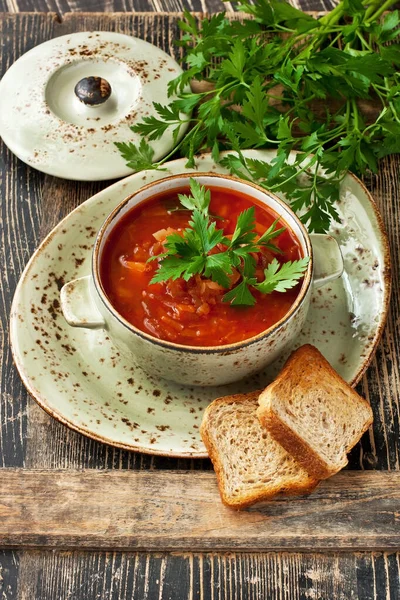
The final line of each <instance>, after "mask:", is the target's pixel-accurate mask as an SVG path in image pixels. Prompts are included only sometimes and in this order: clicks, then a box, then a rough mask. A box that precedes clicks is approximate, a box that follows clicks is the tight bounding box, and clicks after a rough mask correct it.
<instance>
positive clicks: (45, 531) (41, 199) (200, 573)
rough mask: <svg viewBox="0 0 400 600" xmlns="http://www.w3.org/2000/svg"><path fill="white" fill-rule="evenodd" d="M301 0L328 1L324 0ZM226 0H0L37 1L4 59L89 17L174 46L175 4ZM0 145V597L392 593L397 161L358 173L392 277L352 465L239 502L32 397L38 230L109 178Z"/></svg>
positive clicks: (397, 584)
mask: <svg viewBox="0 0 400 600" xmlns="http://www.w3.org/2000/svg"><path fill="white" fill-rule="evenodd" d="M299 4H301V5H302V7H303V8H309V9H314V10H319V9H324V8H325V9H326V8H330V7H331V3H330V2H329V1H328V0H325V1H321V2H319V1H318V0H315V1H311V0H310V1H309V2H306V1H305V0H304V1H303V2H300V3H299V2H297V5H299ZM222 6H223V5H222V3H221V2H219V1H218V0H205V1H201V0H193V2H182V1H181V0H179V1H174V0H165V2H161V1H160V2H159V1H154V2H148V1H146V0H139V1H133V0H125V1H124V2H119V1H118V0H115V1H111V0H109V1H107V2H105V3H104V6H100V5H99V3H96V2H94V1H93V0H78V2H72V0H71V1H70V2H69V1H68V0H55V1H54V2H53V1H52V0H47V1H46V0H0V9H1V10H2V11H4V12H6V11H9V13H14V12H23V11H35V14H32V13H31V14H3V15H1V17H0V27H1V40H2V50H3V51H2V57H1V60H2V63H1V72H2V73H4V71H5V70H6V69H7V68H8V67H9V66H10V65H11V64H12V63H13V62H14V60H15V59H16V58H18V57H19V56H20V55H21V54H22V53H24V52H25V51H27V50H28V49H30V48H32V47H33V46H35V45H36V44H38V43H40V42H42V41H45V40H47V39H49V38H52V37H55V36H58V35H62V34H65V33H71V32H74V31H79V30H81V31H83V30H87V29H104V30H108V29H112V30H117V31H121V32H127V33H133V34H134V35H135V34H136V35H139V36H140V37H144V38H145V39H147V40H148V41H151V42H153V43H156V44H161V45H162V46H163V47H164V49H166V50H167V51H170V52H173V51H174V49H173V46H172V41H173V39H174V37H175V35H176V31H177V29H176V18H175V17H174V15H173V14H172V11H179V10H181V9H182V8H189V9H190V10H193V11H204V10H207V9H208V10H210V11H214V10H220V9H221V8H222ZM99 9H101V10H105V11H108V12H119V14H114V15H104V14H101V13H96V12H95V11H97V10H99ZM228 9H229V4H228ZM45 11H50V12H46V13H45ZM69 11H72V14H71V12H69ZM76 11H86V13H85V14H77V12H76ZM87 11H91V12H90V14H89V13H88V12H87ZM121 11H124V12H125V11H128V12H129V11H168V12H169V14H166V13H163V14H158V15H155V16H154V17H152V16H151V15H143V14H137V15H135V14H133V13H130V14H123V12H121ZM56 13H57V14H56ZM1 151H2V178H1V221H0V232H1V236H0V248H1V256H2V260H1V264H2V270H1V285H0V291H1V299H2V302H3V306H4V308H2V310H1V311H0V313H1V329H0V339H1V344H2V351H3V362H2V369H1V380H0V385H1V404H0V424H1V429H0V467H1V468H2V471H0V546H1V547H2V548H3V549H4V550H3V551H2V552H0V597H1V598H3V599H4V600H11V599H14V598H24V599H27V600H55V599H60V600H66V599H77V600H80V599H88V598H99V599H104V600H114V599H115V600H116V599H121V598H127V599H128V598H129V599H131V598H135V599H140V600H143V599H149V600H153V599H160V600H167V599H171V600H181V599H190V600H192V599H193V600H194V599H197V598H199V599H204V600H205V599H213V600H214V599H215V600H217V599H222V598H232V599H238V600H239V599H240V600H245V599H254V600H256V599H259V600H264V599H267V598H268V599H269V598H279V599H281V600H283V599H287V600H292V599H296V600H303V599H304V600H306V599H310V600H311V599H315V600H316V599H320V598H321V599H324V600H325V599H326V600H338V599H339V598H340V599H344V600H350V598H351V599H354V600H356V599H359V600H367V599H370V598H371V599H372V598H379V599H380V598H385V599H388V600H389V599H390V600H395V599H398V598H399V597H400V580H399V573H400V565H399V558H400V554H399V553H397V552H396V551H397V549H398V548H399V546H400V516H399V515H400V470H399V469H400V465H399V456H400V446H399V439H400V427H399V390H400V376H399V356H400V348H399V340H400V332H399V329H400V314H399V280H398V276H399V228H400V225H399V223H400V215H399V202H398V198H399V164H400V163H399V160H398V159H397V158H396V159H394V158H392V159H388V160H385V161H384V163H383V167H382V170H381V172H380V174H379V175H377V176H374V177H371V178H367V180H366V183H367V185H368V187H369V189H370V190H371V191H372V193H373V195H374V197H375V198H376V200H377V202H378V204H379V206H380V208H381V211H382V214H383V217H384V220H385V223H386V226H387V229H388V232H389V237H390V243H391V248H392V259H393V276H394V281H393V284H394V289H393V297H392V304H391V311H390V315H389V319H388V324H387V327H386V329H385V332H384V336H383V340H382V342H381V344H380V346H379V349H378V351H377V353H376V356H375V358H374V359H373V361H372V364H371V367H370V369H369V370H368V372H367V374H366V375H365V376H364V377H363V379H362V382H361V384H360V385H359V391H360V392H361V393H362V394H363V395H365V397H367V398H368V399H369V400H370V402H371V405H372V406H373V408H374V413H375V423H374V428H373V431H371V432H370V433H369V434H367V435H366V436H364V438H363V440H362V443H361V444H359V445H358V446H357V447H356V448H355V449H354V451H353V452H352V454H351V457H350V468H351V470H350V471H345V472H343V473H341V474H339V475H338V476H337V477H335V478H333V479H332V480H330V481H327V482H325V483H324V484H323V485H322V486H321V487H320V488H318V491H317V492H316V493H315V494H314V495H313V496H312V497H311V498H310V499H309V500H307V501H302V500H298V501H297V500H295V501H291V502H287V501H282V500H279V501H277V502H272V503H270V504H269V505H264V506H263V507H261V508H253V509H250V510H249V511H247V512H245V513H240V514H237V513H234V512H232V511H229V510H228V509H224V508H222V507H221V505H220V502H219V499H218V494H217V491H216V486H215V480H214V475H213V473H212V471H211V469H210V464H209V462H208V461H205V460H200V461H190V460H183V459H180V460H178V459H177V460H173V459H165V458H161V457H150V456H146V455H141V454H134V453H129V452H125V451H121V450H118V449H115V448H111V447H108V446H105V445H102V444H100V443H97V442H94V441H92V440H90V439H87V438H85V437H83V436H81V435H79V434H77V433H74V432H72V431H70V430H68V429H67V428H65V427H64V426H63V425H61V424H59V423H58V422H57V421H55V420H53V419H51V418H50V417H49V416H48V415H47V414H46V413H44V412H43V411H42V410H41V409H40V408H39V407H38V406H37V404H36V403H35V402H34V401H33V400H32V399H31V398H29V396H28V394H27V393H26V391H25V388H24V387H23V385H22V383H21V381H20V378H19V376H18V374H17V372H16V370H15V368H14V366H13V363H12V359H11V353H10V348H9V343H8V314H9V309H10V304H11V300H12V297H13V293H14V290H15V286H16V284H17V281H18V279H19V277H20V274H21V272H22V270H23V268H24V265H25V264H26V262H27V261H28V259H29V257H30V255H31V254H32V252H33V251H34V250H35V248H36V247H37V245H38V244H39V242H40V241H41V239H43V237H44V236H45V235H46V234H47V233H48V232H49V231H50V230H51V229H52V228H53V227H54V225H55V224H56V223H57V222H58V221H59V220H60V219H61V218H62V217H63V216H65V215H66V214H67V213H68V212H70V211H71V210H72V209H73V208H74V207H75V206H77V205H78V204H79V203H81V202H83V201H84V200H86V199H87V198H88V197H89V196H91V195H93V194H94V193H96V192H97V191H99V190H101V189H103V188H104V187H106V185H107V183H106V182H101V183H73V182H68V181H64V180H60V179H56V178H53V177H50V176H46V175H44V174H42V173H39V172H37V171H35V170H33V169H31V168H29V167H27V166H26V165H24V164H23V163H21V162H20V161H19V160H17V159H16V158H15V157H14V156H13V155H12V154H11V153H10V152H9V151H8V150H7V149H6V148H5V147H4V146H2V149H1ZM135 491H136V493H135ZM175 498H176V499H177V502H175ZM176 504H177V505H178V506H179V510H176V509H175V505H176ZM132 524H133V525H132Z"/></svg>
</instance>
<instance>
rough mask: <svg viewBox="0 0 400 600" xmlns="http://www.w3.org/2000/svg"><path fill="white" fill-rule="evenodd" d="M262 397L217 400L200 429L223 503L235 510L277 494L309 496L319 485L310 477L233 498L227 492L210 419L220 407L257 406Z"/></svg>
mask: <svg viewBox="0 0 400 600" xmlns="http://www.w3.org/2000/svg"><path fill="white" fill-rule="evenodd" d="M259 395H260V390H259V391H257V392H252V393H249V394H236V395H233V396H225V397H223V398H217V399H216V400H214V401H213V402H212V403H211V404H210V405H209V406H208V407H207V408H206V410H205V412H204V416H203V421H202V424H201V427H200V434H201V437H202V439H203V442H204V445H205V446H206V449H207V452H208V454H209V457H210V459H211V461H212V463H213V466H214V471H215V474H216V477H217V483H218V488H219V492H220V496H221V500H222V502H223V503H224V504H225V506H228V507H229V508H235V509H237V510H241V509H244V508H247V507H248V506H251V505H252V504H255V503H256V502H261V501H265V500H270V499H271V498H273V497H274V496H276V495H277V494H283V495H288V494H290V495H300V494H309V493H311V492H312V491H313V490H314V489H315V487H316V486H317V485H318V483H319V480H317V479H314V478H313V477H311V476H310V477H309V478H308V479H307V480H306V481H305V483H304V484H300V483H299V482H293V483H292V484H291V485H290V486H285V487H283V486H281V485H279V484H278V485H275V486H274V485H273V484H268V490H264V491H259V492H257V491H253V492H251V493H243V494H241V495H238V496H236V497H235V498H232V497H231V496H229V495H228V494H227V492H226V488H225V474H224V470H223V467H222V462H221V460H220V453H219V450H218V448H217V447H216V446H215V444H214V442H213V439H212V437H211V436H210V435H209V431H208V426H209V417H210V415H211V414H212V412H213V411H215V409H216V408H217V407H218V405H221V404H223V405H229V404H237V403H238V402H239V403H240V402H248V401H252V400H253V401H254V402H255V404H256V402H257V399H258V397H259Z"/></svg>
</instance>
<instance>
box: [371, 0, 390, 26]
mask: <svg viewBox="0 0 400 600" xmlns="http://www.w3.org/2000/svg"><path fill="white" fill-rule="evenodd" d="M376 4H377V5H378V6H379V5H380V2H377V3H374V4H371V6H370V7H369V8H367V11H366V13H365V23H374V22H375V21H377V20H378V19H379V17H380V16H381V15H382V14H383V13H384V12H385V11H386V10H387V9H388V8H390V7H391V6H392V5H393V4H396V0H386V2H384V3H383V4H382V5H381V6H380V8H378V10H377V11H376V12H374V10H375V8H376Z"/></svg>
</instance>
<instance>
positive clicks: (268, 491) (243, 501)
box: [200, 392, 318, 509]
mask: <svg viewBox="0 0 400 600" xmlns="http://www.w3.org/2000/svg"><path fill="white" fill-rule="evenodd" d="M258 396H259V392H254V393H251V394H244V395H243V394H238V395H236V396H226V397H225V398H218V399H217V400H215V401H214V402H212V403H211V404H210V405H209V406H208V407H207V409H206V411H205V413H204V417H203V421H202V425H201V428H200V432H201V436H202V438H203V441H204V444H205V446H206V448H207V450H208V453H209V455H210V458H211V460H212V462H213V465H214V469H215V472H216V475H217V480H218V486H219V490H220V494H221V498H222V501H223V502H224V504H226V505H227V506H231V507H233V508H237V509H240V508H245V507H246V506H249V505H250V504H254V503H255V502H259V501H260V500H267V499H269V498H272V496H275V495H276V494H278V493H280V492H283V493H285V494H302V493H306V492H310V491H311V490H312V489H313V488H314V487H315V486H316V485H317V483H318V481H317V480H315V479H314V478H312V477H310V476H309V475H308V473H307V472H306V471H304V469H302V467H301V466H300V465H299V464H298V463H297V462H296V461H295V460H294V459H293V458H292V457H291V456H290V455H289V454H288V453H287V452H286V451H285V450H284V449H283V448H282V446H280V445H279V444H278V443H277V442H275V441H274V440H273V439H272V437H271V436H270V435H269V433H268V432H267V431H266V430H265V429H264V428H263V427H261V425H260V422H259V420H258V419H257V415H256V411H257V408H258Z"/></svg>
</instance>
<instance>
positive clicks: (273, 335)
mask: <svg viewBox="0 0 400 600" xmlns="http://www.w3.org/2000/svg"><path fill="white" fill-rule="evenodd" d="M192 176H193V175H192ZM189 177H190V175H189V174H182V175H176V176H172V177H167V178H165V179H162V180H160V181H157V182H154V183H151V184H149V185H146V186H144V187H143V188H141V189H140V190H139V191H138V192H136V193H135V194H132V195H131V196H129V197H128V198H126V199H125V200H123V201H122V202H121V203H120V204H119V205H118V206H117V207H116V208H115V210H114V211H113V212H112V213H111V214H110V215H109V216H108V217H107V219H106V220H105V222H104V224H103V225H102V227H101V229H100V231H99V233H98V235H97V238H96V241H95V244H94V248H93V255H92V273H91V275H89V276H87V277H82V278H80V279H75V280H73V281H71V282H69V283H67V284H66V285H64V287H63V288H62V290H61V307H62V311H63V314H64V317H65V319H66V321H67V322H68V323H69V324H70V325H71V326H72V327H86V328H92V329H93V328H104V329H106V330H107V331H108V334H109V336H110V338H111V340H112V341H113V342H114V344H115V345H116V346H117V347H118V348H119V349H120V351H121V352H123V353H124V355H125V356H128V357H131V359H132V361H133V362H134V363H136V364H139V365H140V366H141V367H143V368H144V369H145V370H146V371H147V372H149V373H151V374H152V375H153V377H154V376H156V377H163V378H166V379H170V380H172V381H177V382H179V383H182V384H185V385H201V386H211V385H212V386H215V385H223V384H227V383H231V382H234V381H237V380H240V379H242V378H243V377H245V376H248V375H251V374H253V373H256V372H258V371H259V370H260V369H262V368H263V367H265V366H266V365H268V364H269V363H271V362H273V361H274V360H276V358H278V356H279V355H280V354H281V353H282V352H283V351H284V350H285V348H286V347H287V345H288V344H290V343H291V342H292V341H293V340H294V339H295V338H296V337H297V336H298V335H299V333H300V331H301V329H302V327H303V325H304V322H305V320H306V317H307V312H308V308H309V304H310V296H311V288H312V285H317V286H320V285H324V284H325V283H327V282H329V281H332V280H333V279H336V278H338V277H340V275H341V273H342V270H343V261H342V257H341V253H340V249H339V246H338V244H337V242H336V240H334V239H333V238H332V237H331V236H327V235H309V234H308V233H307V231H306V229H305V227H304V226H303V224H302V223H301V221H300V220H299V219H298V218H297V217H296V215H295V214H294V213H293V211H291V210H290V208H289V207H288V206H287V205H286V204H285V203H284V202H283V201H282V200H280V199H279V198H278V197H277V196H275V195H273V194H272V193H270V192H268V191H266V190H265V189H263V188H261V187H260V186H258V185H255V184H253V183H250V182H246V181H242V180H240V179H237V178H235V177H230V176H227V175H216V174H214V173H199V174H196V175H195V176H194V178H195V179H197V180H198V181H199V183H200V184H201V185H205V186H206V187H207V186H213V187H214V188H215V187H217V188H218V187H219V188H223V189H225V190H235V191H237V192H239V193H242V194H245V195H247V196H252V197H253V198H255V199H256V200H257V201H259V202H261V203H263V204H264V205H266V206H267V207H269V208H270V209H272V211H273V212H275V213H276V214H278V215H279V216H280V218H281V219H282V220H283V221H284V222H285V223H286V225H287V226H288V227H289V228H290V229H291V230H292V232H293V233H294V235H295V237H296V239H297V240H298V242H299V244H300V247H301V250H302V254H303V256H308V257H309V259H310V260H309V263H308V267H307V270H306V272H305V275H304V279H303V283H302V285H301V288H300V290H299V294H298V296H297V297H296V300H295V302H294V303H293V304H292V306H291V308H290V309H289V311H288V312H287V313H286V315H285V316H284V317H283V318H282V319H281V320H280V321H278V322H277V323H275V325H273V326H272V327H270V328H269V329H266V330H265V331H263V332H262V333H260V334H258V335H256V336H254V337H251V338H249V339H247V340H245V341H241V342H237V343H233V344H227V345H223V346H210V347H198V346H189V345H181V344H176V343H173V342H169V341H166V340H160V339H158V338H155V337H153V336H152V335H150V334H149V333H145V332H144V331H141V330H139V329H138V328H136V327H134V326H133V325H131V324H130V323H129V322H128V321H126V320H125V319H124V318H123V317H122V316H121V315H120V314H119V313H118V312H117V311H116V309H115V308H114V307H113V306H112V304H111V303H110V301H109V300H108V298H107V296H106V294H105V292H104V289H103V285H102V282H101V278H100V269H99V265H100V261H101V257H102V253H103V250H104V246H105V242H106V240H107V239H108V236H109V234H110V232H111V231H112V230H113V228H114V227H115V226H116V224H117V223H118V222H119V220H120V219H122V218H123V216H124V215H125V214H126V213H127V212H129V211H130V210H131V209H132V208H133V207H134V206H136V205H138V204H140V203H142V202H144V201H145V200H147V199H149V198H151V197H153V196H155V195H158V194H161V193H164V192H166V191H170V192H172V191H174V190H182V188H185V187H186V188H187V187H188V185H189Z"/></svg>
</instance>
